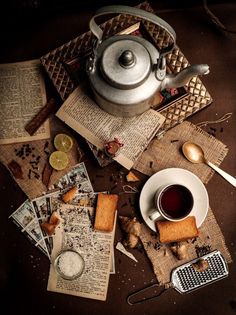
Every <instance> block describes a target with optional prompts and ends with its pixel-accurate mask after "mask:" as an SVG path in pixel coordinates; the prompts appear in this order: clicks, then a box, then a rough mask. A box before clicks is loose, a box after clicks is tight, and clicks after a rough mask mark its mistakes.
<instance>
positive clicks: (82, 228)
mask: <svg viewBox="0 0 236 315" xmlns="http://www.w3.org/2000/svg"><path fill="white" fill-rule="evenodd" d="M92 212H93V209H92V208H89V207H81V206H75V205H69V204H61V208H60V210H59V213H60V216H61V218H62V223H61V227H62V228H60V227H59V228H58V229H57V230H56V234H55V236H54V245H53V252H52V264H51V267H50V273H49V279H48V287H47V289H48V290H49V291H53V292H60V293H64V294H70V295H75V296H80V297H85V298H91V299H96V300H101V301H105V300H106V296H107V289H108V282H109V275H110V265H111V260H112V248H113V243H114V234H115V226H116V224H114V227H113V232H111V233H102V232H98V231H95V230H94V229H93V223H92V221H91V217H92V216H93V213H92ZM115 222H116V220H115ZM68 248H69V249H74V250H76V251H78V252H79V253H80V254H81V255H82V256H83V258H84V261H85V270H84V272H83V274H82V275H81V276H80V277H79V278H77V279H75V280H72V281H68V280H64V279H62V278H61V277H60V276H59V275H58V274H57V273H56V271H55V268H54V266H53V262H54V260H55V258H56V256H57V254H59V253H60V251H61V250H64V249H68Z"/></svg>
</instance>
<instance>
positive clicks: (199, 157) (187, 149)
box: [182, 141, 236, 187]
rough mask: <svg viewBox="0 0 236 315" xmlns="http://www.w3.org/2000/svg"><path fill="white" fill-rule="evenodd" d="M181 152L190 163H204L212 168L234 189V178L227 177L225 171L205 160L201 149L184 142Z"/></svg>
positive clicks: (235, 182)
mask: <svg viewBox="0 0 236 315" xmlns="http://www.w3.org/2000/svg"><path fill="white" fill-rule="evenodd" d="M182 151H183V154H184V156H185V157H186V158H187V159H188V160H189V161H190V162H192V163H205V164H207V165H209V166H210V167H211V168H213V169H214V170H215V171H216V172H217V173H219V174H220V175H221V176H222V177H224V179H226V180H227V181H228V182H229V183H230V184H232V185H233V186H234V187H236V178H234V177H233V176H231V175H229V174H228V173H226V172H225V171H223V170H221V169H220V168H219V167H217V166H216V165H214V164H213V163H211V162H209V161H207V160H206V158H205V156H204V152H203V150H202V148H201V147H200V146H199V145H197V144H195V143H193V142H189V141H188V142H185V143H184V144H183V146H182Z"/></svg>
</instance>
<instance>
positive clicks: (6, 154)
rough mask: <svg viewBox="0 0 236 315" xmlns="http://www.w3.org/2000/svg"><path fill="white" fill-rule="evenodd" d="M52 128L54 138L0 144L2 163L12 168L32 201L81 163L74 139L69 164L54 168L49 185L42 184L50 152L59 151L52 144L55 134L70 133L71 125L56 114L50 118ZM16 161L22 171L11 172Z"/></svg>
mask: <svg viewBox="0 0 236 315" xmlns="http://www.w3.org/2000/svg"><path fill="white" fill-rule="evenodd" d="M50 131H51V137H50V139H48V140H37V141H31V142H30V141H29V142H22V143H13V144H3V145H0V162H1V163H2V164H3V165H5V166H6V168H7V169H8V170H9V171H10V174H11V175H12V177H13V178H14V180H15V181H16V182H17V184H18V185H19V186H20V188H21V189H22V190H23V191H24V192H25V194H26V195H27V197H28V198H29V199H30V200H32V199H34V198H36V197H38V196H41V195H42V194H43V193H45V192H46V191H47V190H48V189H49V188H50V187H51V186H52V185H53V184H55V183H56V182H57V181H58V180H59V179H60V178H61V177H62V176H63V175H65V174H66V173H67V172H68V171H69V170H70V169H71V168H72V167H73V166H74V165H76V164H77V163H78V162H79V158H80V154H79V151H78V144H77V142H76V140H75V139H74V138H73V147H72V149H71V150H70V152H68V159H69V163H68V166H67V167H66V168H65V169H64V170H61V171H56V170H52V173H51V175H50V179H49V181H48V184H47V185H44V184H43V182H42V176H43V171H44V167H45V166H46V165H47V164H48V159H49V155H50V153H51V152H53V151H54V150H56V149H55V148H54V146H53V143H52V142H53V139H54V136H55V135H56V134H57V133H63V132H65V133H67V134H70V132H69V131H68V128H66V127H65V126H64V124H63V123H61V122H60V121H59V119H57V118H56V117H54V116H52V117H51V118H50ZM13 160H14V161H15V162H17V164H18V165H19V167H20V169H21V173H22V174H17V172H16V173H15V172H12V169H11V168H10V167H9V163H10V162H12V161H13Z"/></svg>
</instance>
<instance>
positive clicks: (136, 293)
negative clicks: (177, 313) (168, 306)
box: [126, 283, 171, 305]
mask: <svg viewBox="0 0 236 315" xmlns="http://www.w3.org/2000/svg"><path fill="white" fill-rule="evenodd" d="M154 287H157V288H158V289H159V292H158V293H157V294H156V295H154V296H150V297H146V298H142V299H140V300H134V301H132V299H133V298H134V297H135V296H138V295H139V294H140V293H144V292H146V291H147V290H150V289H152V288H154ZM170 287H171V284H169V283H168V284H165V285H159V284H157V283H154V284H152V285H150V286H148V287H145V288H143V289H141V290H138V291H136V292H134V293H132V294H130V295H128V296H127V298H126V301H127V303H128V304H129V305H135V304H141V303H143V302H146V301H150V300H152V299H155V298H157V297H159V296H160V295H162V293H164V292H165V291H166V290H167V289H168V288H170Z"/></svg>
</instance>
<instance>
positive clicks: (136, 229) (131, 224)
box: [119, 216, 141, 236]
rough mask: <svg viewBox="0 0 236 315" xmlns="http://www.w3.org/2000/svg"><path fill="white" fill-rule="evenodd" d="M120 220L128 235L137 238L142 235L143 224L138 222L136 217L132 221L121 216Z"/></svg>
mask: <svg viewBox="0 0 236 315" xmlns="http://www.w3.org/2000/svg"><path fill="white" fill-rule="evenodd" d="M119 219H120V221H121V227H122V229H123V230H124V231H125V232H126V233H129V234H134V235H136V236H139V235H140V232H141V224H140V223H139V222H138V221H137V218H136V217H133V218H132V219H131V218H129V217H123V216H119Z"/></svg>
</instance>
